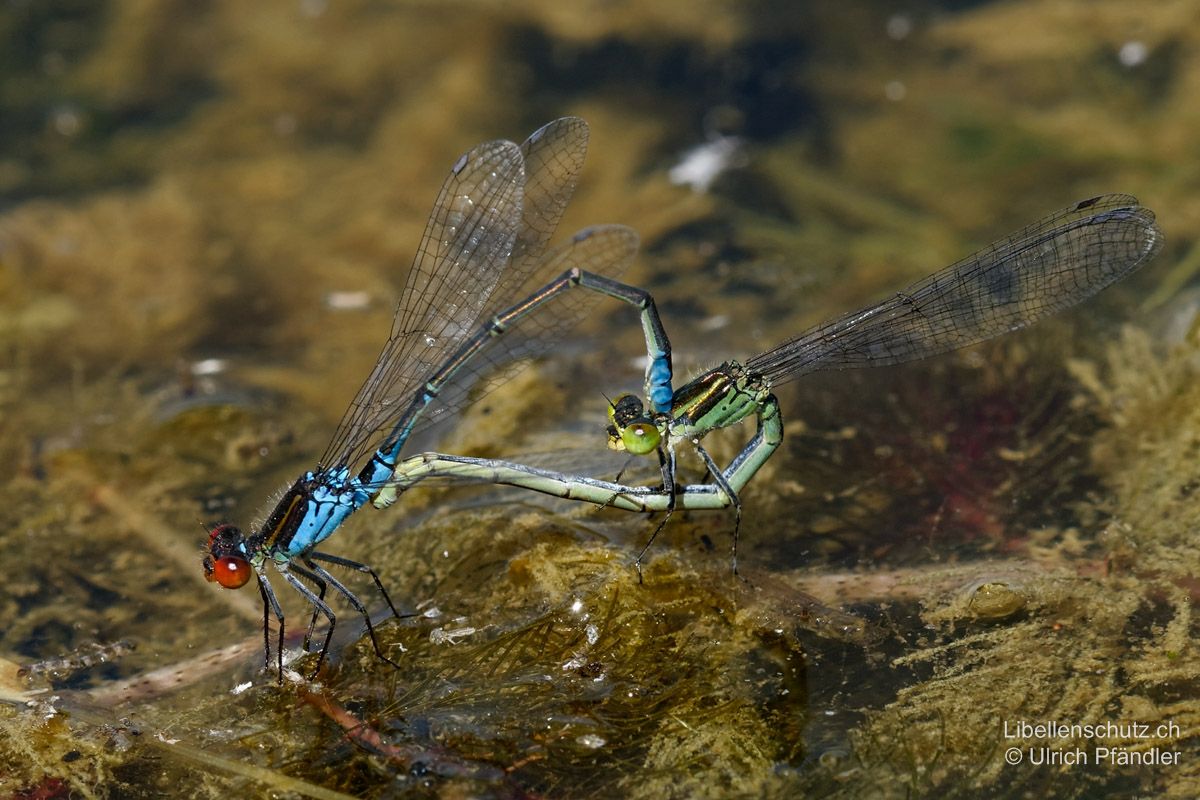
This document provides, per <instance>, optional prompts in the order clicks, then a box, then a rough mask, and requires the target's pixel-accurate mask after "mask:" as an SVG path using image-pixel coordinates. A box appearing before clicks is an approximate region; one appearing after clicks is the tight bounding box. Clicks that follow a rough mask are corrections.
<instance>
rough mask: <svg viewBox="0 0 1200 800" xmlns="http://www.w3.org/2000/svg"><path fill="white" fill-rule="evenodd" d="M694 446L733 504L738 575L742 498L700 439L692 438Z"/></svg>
mask: <svg viewBox="0 0 1200 800" xmlns="http://www.w3.org/2000/svg"><path fill="white" fill-rule="evenodd" d="M692 447H694V448H695V449H696V452H697V453H699V454H700V458H701V459H703V460H704V466H706V467H707V468H708V474H709V475H711V476H712V479H713V483H715V484H716V485H717V486H718V487H719V488H720V489H721V491H722V492H724V493H725V496H726V497H728V498H729V504H730V505H731V506H733V515H734V516H733V574H734V575H737V574H738V566H737V546H738V531H739V530H741V528H742V499H741V498H740V497H739V496H738V493H737V492H736V491H735V490H734V488H733V486H732V485H730V483H729V481H728V480H726V479H725V473H724V472H722V471H721V468H720V467H718V466H717V462H716V461H713V458H712V456H710V455H709V454H708V451H707V450H705V449H704V448H703V447H702V446H701V445H700V441H699V440H698V439H693V440H692Z"/></svg>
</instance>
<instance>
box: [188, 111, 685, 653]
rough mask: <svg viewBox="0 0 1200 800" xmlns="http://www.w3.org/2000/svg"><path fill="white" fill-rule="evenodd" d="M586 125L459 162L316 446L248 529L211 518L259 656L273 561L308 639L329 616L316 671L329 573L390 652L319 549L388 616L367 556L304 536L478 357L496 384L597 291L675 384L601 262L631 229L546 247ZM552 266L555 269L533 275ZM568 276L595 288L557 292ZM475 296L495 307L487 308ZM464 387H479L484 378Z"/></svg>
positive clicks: (374, 473) (446, 396) (658, 378)
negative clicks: (245, 589)
mask: <svg viewBox="0 0 1200 800" xmlns="http://www.w3.org/2000/svg"><path fill="white" fill-rule="evenodd" d="M587 135H588V129H587V125H586V124H585V123H584V122H583V120H581V119H577V118H572V117H568V118H563V119H559V120H556V121H554V122H551V123H549V124H548V125H546V126H544V127H543V128H541V129H540V130H538V131H537V132H536V133H534V134H533V135H532V136H530V137H529V138H528V139H527V140H526V141H525V143H524V144H522V145H521V146H519V147H518V146H517V145H516V144H513V143H512V142H508V141H495V142H489V143H487V144H482V145H479V146H478V147H476V148H474V149H472V150H471V151H470V152H468V153H466V154H465V155H463V156H462V157H461V158H460V159H459V160H458V161H457V162H456V163H455V165H454V167H453V169H452V170H451V172H450V176H449V177H448V178H447V180H446V182H445V184H444V185H443V186H442V190H441V193H440V194H439V195H438V198H437V201H436V202H435V203H434V206H433V212H432V214H430V217H429V221H428V223H427V225H426V228H425V233H424V235H423V237H422V239H421V244H420V247H419V248H418V250H417V255H416V259H415V260H414V262H413V265H412V269H411V270H410V272H409V276H408V282H407V285H406V287H405V290H404V292H403V294H402V295H401V296H400V300H399V303H398V305H397V309H396V315H395V319H394V321H393V323H392V332H391V335H390V336H389V337H388V340H387V342H386V343H385V344H384V347H383V351H382V353H380V356H379V359H378V361H377V362H376V364H375V367H374V369H372V371H371V373H370V375H369V376H368V377H367V379H366V381H365V382H364V383H363V385H362V388H361V389H359V391H358V394H357V396H356V397H355V398H354V400H353V401H352V402H351V404H350V407H349V409H348V410H347V411H346V414H345V416H344V417H343V418H342V421H341V424H340V425H339V426H338V429H337V432H336V433H335V434H334V436H333V439H332V441H331V442H330V444H329V447H328V448H327V449H326V450H325V454H324V455H323V456H322V457H321V459H320V461H319V462H318V463H317V466H315V467H314V468H313V469H312V470H310V471H308V472H305V473H304V474H303V475H301V476H300V477H299V478H298V479H297V480H296V482H295V483H293V484H292V486H291V487H290V488H289V489H288V490H287V491H286V492H284V493H283V495H282V496H281V498H280V499H279V501H278V503H276V505H275V507H274V509H273V510H272V511H271V512H270V513H269V514H268V515H267V516H266V519H265V521H264V522H262V523H261V524H259V525H258V526H256V528H255V529H254V530H253V532H252V533H250V534H249V535H245V534H244V533H243V532H242V530H241V529H240V528H238V527H235V526H233V525H229V524H222V525H218V526H216V527H215V528H213V530H212V531H211V533H210V536H209V545H208V553H207V555H206V557H205V558H204V570H205V574H206V575H207V576H208V578H209V580H212V581H216V582H217V583H219V584H220V585H222V586H224V587H226V588H232V589H236V588H240V587H241V586H243V585H245V584H246V583H247V582H248V581H249V579H250V576H251V574H253V575H255V576H256V577H257V579H258V588H259V592H260V593H261V595H262V600H263V647H264V651H265V660H266V663H267V664H268V665H269V664H270V660H271V641H270V627H271V625H270V620H271V616H272V615H273V616H274V618H275V619H276V621H277V622H278V641H279V646H278V648H277V651H278V666H279V671H280V675H281V676H282V673H283V644H282V643H283V639H284V613H283V608H282V606H281V605H280V603H279V600H278V599H277V598H276V596H275V592H274V591H273V589H272V588H271V584H270V582H269V580H268V578H267V574H266V567H267V565H268V564H270V565H271V566H272V567H273V568H274V569H275V571H276V572H278V573H279V575H281V576H282V577H283V579H284V580H285V581H287V582H288V583H289V584H290V585H291V586H292V587H293V588H294V589H295V590H296V591H297V592H299V593H300V594H301V595H303V596H304V598H305V599H306V600H307V601H308V602H309V603H310V604H312V606H313V609H314V610H313V615H312V619H311V620H310V622H309V626H308V631H307V633H306V635H305V639H304V648H305V649H306V650H307V649H309V645H310V643H311V638H312V634H313V631H314V628H315V625H316V622H317V618H318V615H320V616H324V618H325V619H326V620H327V622H328V625H329V628H328V631H327V632H326V634H325V639H324V642H323V644H322V646H321V655H320V657H319V658H318V660H317V665H316V667H315V668H314V673H313V674H314V675H315V674H316V670H319V669H320V666H321V663H322V662H323V660H324V657H325V654H326V651H327V650H328V648H329V642H330V640H331V638H332V636H333V630H334V627H335V625H336V621H337V618H336V615H335V614H334V612H333V609H332V608H331V607H330V605H329V604H328V603H327V602H326V600H325V595H326V591H327V589H328V588H329V587H333V589H334V591H336V592H337V593H338V594H340V595H342V596H343V597H344V598H346V600H347V601H349V603H350V605H351V606H353V607H354V609H355V610H356V611H357V612H358V613H359V614H360V615H361V616H362V618H363V620H364V621H365V622H366V627H367V632H368V634H369V635H370V637H371V643H372V645H373V646H374V648H375V652H376V653H377V654H378V655H379V657H380V658H383V659H384V660H386V661H389V662H390V663H393V664H394V663H395V662H392V661H391V659H389V658H388V657H387V656H386V655H384V653H383V651H382V649H381V648H380V646H379V642H378V639H377V638H376V636H375V628H374V626H373V624H372V622H371V618H370V615H369V614H368V613H367V609H366V606H365V605H364V604H363V603H362V602H361V601H360V600H359V599H358V598H357V597H355V595H354V594H353V593H352V592H351V591H350V590H349V589H348V588H347V587H346V586H345V585H344V584H343V583H342V582H341V581H339V580H338V579H337V578H335V577H334V576H333V575H332V574H330V572H329V571H328V570H327V569H325V568H324V567H323V566H321V563H324V564H332V565H335V566H338V567H345V568H349V569H351V570H356V571H358V572H361V573H365V574H366V575H369V576H370V577H371V580H372V581H373V582H374V584H375V587H376V589H377V590H378V591H379V593H380V594H381V595H382V596H383V598H384V599H385V600H386V602H387V604H388V607H389V608H390V609H391V612H392V614H394V615H396V616H399V615H398V614H397V612H396V607H395V605H393V603H392V601H391V598H390V597H389V596H388V593H387V591H386V590H385V589H384V587H383V583H382V582H381V581H380V579H379V576H378V575H377V574H376V573H375V571H374V570H372V569H371V568H370V567H369V566H367V565H365V564H362V563H359V562H357V561H351V560H350V559H347V558H342V557H340V556H335V555H331V554H329V553H323V552H319V551H317V550H316V549H315V548H316V547H317V546H318V545H319V544H320V543H321V542H323V541H324V540H325V539H327V538H329V536H331V535H332V534H333V533H334V531H336V530H337V529H338V527H339V526H340V525H341V524H342V523H343V522H344V521H345V520H346V518H347V517H349V516H350V515H351V514H352V513H354V512H355V511H356V510H357V509H359V508H360V507H362V506H363V505H364V504H366V502H367V501H368V500H372V499H374V500H375V501H376V505H380V506H382V505H386V504H387V503H388V502H389V501H390V498H389V495H388V493H387V492H385V491H384V490H385V489H386V488H387V487H388V486H389V485H390V484H392V483H393V472H394V470H395V465H396V463H397V459H398V458H399V456H400V452H401V450H402V448H403V447H404V444H405V442H406V441H407V440H408V439H409V437H410V436H411V435H412V434H413V433H414V432H415V431H416V430H418V429H420V428H423V427H425V426H427V425H429V424H431V423H432V422H434V421H436V420H437V419H438V418H440V417H442V416H444V415H445V414H447V413H449V412H450V411H452V410H454V409H455V408H459V407H461V406H462V405H463V404H464V403H465V402H466V399H467V392H468V390H469V389H471V388H473V384H474V383H477V382H478V381H477V379H479V378H480V377H481V376H484V375H485V371H486V374H487V377H488V380H490V381H491V384H490V386H487V385H485V386H484V387H483V388H484V389H487V388H494V386H495V385H496V384H497V383H498V382H499V381H500V380H503V379H504V378H505V377H507V376H508V375H509V374H511V371H512V369H511V367H512V359H514V358H516V357H519V356H529V355H535V354H537V353H539V352H543V351H544V350H545V349H546V348H547V347H548V346H549V344H550V343H552V342H553V341H555V340H556V339H558V338H559V337H560V335H561V334H562V333H563V331H564V330H565V329H566V328H567V327H568V326H569V325H571V324H573V323H574V322H575V320H577V319H579V318H580V317H581V316H582V315H583V313H584V311H585V309H586V307H587V305H588V303H589V298H595V297H599V296H600V295H608V296H610V297H614V298H617V299H619V300H622V301H624V302H627V303H630V304H632V305H633V306H635V307H637V308H639V309H640V310H641V316H642V324H643V327H644V329H645V334H646V341H647V348H648V355H649V359H648V362H647V368H646V383H647V392H648V393H649V394H654V393H655V391H657V390H656V389H655V387H657V386H662V385H666V386H668V387H669V386H670V374H671V357H670V350H669V348H668V347H667V344H666V342H667V338H666V335H665V333H664V332H663V331H662V329H661V326H660V324H659V322H658V314H657V312H656V311H655V309H654V304H653V300H652V299H651V298H650V296H649V295H648V294H646V293H645V292H643V291H641V290H640V289H636V288H633V287H630V286H626V285H625V284H622V283H619V282H617V281H616V280H614V279H613V277H612V276H617V275H619V274H620V273H621V272H623V271H624V270H625V268H626V267H627V266H628V265H629V264H630V262H631V261H632V260H633V257H634V255H635V253H636V251H637V244H638V239H637V234H636V233H634V231H632V230H631V229H629V228H626V227H623V226H619V225H608V226H599V227H593V228H588V229H585V230H583V231H580V232H579V233H577V234H576V235H575V236H574V237H572V238H571V240H570V241H569V242H567V243H566V244H565V245H562V246H561V247H558V248H556V249H554V250H552V251H551V252H549V253H546V252H545V250H546V244H547V242H548V241H549V240H550V238H551V236H552V235H553V233H554V230H555V228H556V227H557V226H558V222H559V219H560V218H561V217H562V213H563V210H564V209H565V208H566V205H567V202H568V200H569V199H570V197H571V195H572V193H573V192H574V190H575V185H576V183H577V181H578V178H579V171H580V169H581V167H582V165H583V158H584V153H585V151H586V149H587ZM555 274H557V275H558V277H557V278H555V279H554V280H551V281H550V282H549V283H546V284H545V285H540V286H539V284H541V283H542V282H543V281H545V280H546V278H547V276H549V275H555ZM606 276H608V277H606ZM572 287H580V288H584V289H588V290H590V291H589V292H587V293H577V292H568V291H567V290H568V289H571V288H572ZM518 298H523V299H520V300H518ZM552 298H559V299H558V302H557V305H558V306H559V308H558V310H559V312H560V313H557V314H555V315H552V316H549V317H546V318H542V317H532V318H530V319H529V321H528V322H527V323H526V324H523V325H522V326H521V329H520V331H521V332H520V337H519V338H518V337H514V336H502V334H504V333H505V332H506V330H507V329H508V326H509V325H510V324H511V323H513V322H515V321H516V320H519V319H523V318H525V317H526V316H527V315H529V314H530V313H531V312H532V311H533V310H534V309H535V308H537V307H538V306H540V305H542V304H543V303H545V302H547V301H548V300H550V299H552ZM485 308H491V309H494V310H495V313H493V314H491V315H486V314H483V313H482V312H483V311H484V309H485ZM493 343H495V344H494V345H493ZM505 364H507V365H508V366H509V369H508V371H507V372H506V371H505V370H504V369H503V367H504V365H505ZM497 367H500V368H501V369H500V371H499V373H497V371H496V368H497ZM474 388H475V390H476V395H475V396H476V397H478V396H479V395H480V394H481V393H482V392H481V391H480V390H479V387H478V386H476V387H474ZM318 562H321V563H318Z"/></svg>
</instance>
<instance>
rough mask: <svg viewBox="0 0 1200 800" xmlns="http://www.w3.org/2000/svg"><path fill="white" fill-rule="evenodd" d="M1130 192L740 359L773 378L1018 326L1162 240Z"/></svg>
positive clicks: (892, 360)
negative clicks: (750, 356) (746, 358)
mask: <svg viewBox="0 0 1200 800" xmlns="http://www.w3.org/2000/svg"><path fill="white" fill-rule="evenodd" d="M1162 244H1163V236H1162V232H1161V231H1160V230H1159V229H1158V227H1157V226H1156V225H1155V224H1154V213H1153V212H1152V211H1150V210H1149V209H1147V208H1143V207H1141V206H1139V205H1138V201H1137V199H1136V198H1134V197H1131V196H1129V195H1117V194H1114V195H1104V196H1101V197H1094V198H1092V199H1090V200H1084V201H1083V202H1080V203H1077V204H1075V205H1073V206H1071V207H1070V208H1067V209H1064V210H1063V211H1060V212H1058V213H1055V214H1051V215H1050V216H1048V217H1046V218H1045V219H1043V220H1041V221H1040V222H1037V223H1034V224H1033V225H1030V226H1029V227H1027V228H1025V229H1023V230H1020V231H1017V232H1016V233H1014V234H1012V235H1010V236H1008V237H1007V238H1005V239H1003V240H1001V241H998V242H996V243H994V244H992V245H990V246H989V247H986V248H984V249H983V250H980V251H979V252H978V253H975V254H974V255H971V256H968V257H967V258H965V259H963V260H962V261H959V262H958V263H956V264H952V265H950V266H948V267H946V268H945V269H943V270H941V271H940V272H937V273H935V274H933V275H931V276H929V277H928V278H925V279H924V280H921V281H918V282H917V283H915V284H913V285H912V286H910V287H908V288H907V289H905V290H904V291H901V292H899V293H897V294H896V295H895V296H894V297H891V298H888V299H887V300H884V301H883V302H881V303H879V304H877V305H873V306H869V307H868V308H865V309H863V310H861V311H856V312H854V313H852V314H847V315H845V316H843V317H840V318H838V319H835V320H832V321H830V322H826V323H823V324H821V325H818V326H816V327H815V328H812V329H810V330H808V331H806V332H805V333H802V334H801V335H800V336H798V337H796V338H794V339H791V340H789V341H787V342H784V343H783V344H781V345H779V346H778V347H776V348H774V349H772V350H769V351H767V352H765V353H762V354H760V355H757V356H754V357H753V358H751V359H749V360H748V361H747V362H746V367H747V368H748V369H750V370H751V371H752V372H755V373H758V374H760V375H764V376H766V377H767V378H768V379H769V380H770V382H771V383H772V384H773V385H777V384H780V383H784V382H786V381H789V380H792V379H794V378H797V377H799V376H801V375H804V374H807V373H809V372H815V371H817V370H826V369H847V368H854V367H874V366H883V365H888V364H900V363H903V362H905V361H913V360H916V359H920V358H925V357H926V356H931V355H935V354H937V353H944V352H947V351H949V350H955V349H957V348H960V347H966V346H967V345H970V344H974V343H976V342H981V341H983V340H984V339H988V338H991V337H993V336H997V335H999V334H1002V333H1005V332H1007V331H1011V330H1015V329H1017V328H1021V327H1024V326H1025V325H1028V324H1030V323H1032V322H1034V321H1036V320H1038V319H1041V318H1042V317H1045V316H1048V315H1050V314H1054V313H1056V312H1058V311H1061V310H1063V309H1065V308H1068V307H1070V306H1072V305H1075V304H1076V303H1078V302H1079V301H1081V300H1083V299H1085V298H1087V297H1090V296H1092V295H1093V294H1095V293H1096V292H1098V291H1100V290H1101V289H1103V288H1104V287H1106V286H1108V285H1109V284H1111V283H1113V282H1114V281H1117V280H1119V279H1121V278H1123V277H1124V276H1126V275H1128V274H1129V273H1130V272H1133V271H1134V270H1135V269H1137V268H1138V267H1139V266H1141V265H1142V264H1143V263H1145V262H1146V261H1148V260H1149V259H1150V258H1151V257H1153V256H1154V254H1155V253H1157V252H1158V250H1159V249H1160V248H1161V247H1162Z"/></svg>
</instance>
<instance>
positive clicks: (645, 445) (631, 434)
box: [621, 422, 662, 456]
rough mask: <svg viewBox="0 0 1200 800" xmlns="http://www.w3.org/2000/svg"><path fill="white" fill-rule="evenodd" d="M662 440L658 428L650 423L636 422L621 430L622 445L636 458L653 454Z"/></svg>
mask: <svg viewBox="0 0 1200 800" xmlns="http://www.w3.org/2000/svg"><path fill="white" fill-rule="evenodd" d="M661 438H662V437H661V436H660V435H659V433H658V428H656V427H654V425H652V424H651V423H649V422H634V423H632V424H630V425H627V426H625V427H624V428H623V429H622V430H621V443H622V444H623V445H625V450H626V452H628V453H632V454H633V455H635V456H644V455H646V454H647V453H653V452H654V449H655V448H656V447H658V443H659V441H660V440H661Z"/></svg>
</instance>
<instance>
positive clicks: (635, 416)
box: [608, 394, 662, 456]
mask: <svg viewBox="0 0 1200 800" xmlns="http://www.w3.org/2000/svg"><path fill="white" fill-rule="evenodd" d="M608 421H609V422H610V423H611V424H610V425H609V426H608V447H609V449H610V450H618V451H620V450H623V451H625V452H627V453H629V454H631V455H635V456H644V455H648V454H650V453H653V452H654V451H655V449H656V448H657V447H658V443H659V442H661V441H662V431H660V430H659V429H658V426H657V425H655V424H654V421H653V420H652V419H650V417H648V416H647V415H646V408H645V406H643V405H642V401H641V400H640V399H639V398H638V397H636V396H635V395H632V394H623V395H621V396H620V397H618V398H617V399H616V400H615V401H612V402H610V403H609V404H608Z"/></svg>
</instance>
